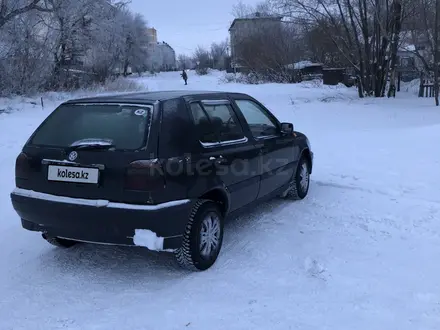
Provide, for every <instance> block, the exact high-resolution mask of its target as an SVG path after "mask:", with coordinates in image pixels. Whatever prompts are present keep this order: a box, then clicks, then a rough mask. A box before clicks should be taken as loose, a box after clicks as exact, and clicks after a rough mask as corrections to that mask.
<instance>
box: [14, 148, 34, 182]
mask: <svg viewBox="0 0 440 330" xmlns="http://www.w3.org/2000/svg"><path fill="white" fill-rule="evenodd" d="M30 172H31V164H30V159H29V157H28V156H27V155H26V154H25V153H24V152H22V153H20V154H19V155H18V157H17V159H16V161H15V177H16V178H20V179H28V178H29V175H30Z"/></svg>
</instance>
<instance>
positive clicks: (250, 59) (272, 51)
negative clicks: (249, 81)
mask: <svg viewBox="0 0 440 330" xmlns="http://www.w3.org/2000/svg"><path fill="white" fill-rule="evenodd" d="M237 38H238V39H237V40H235V46H234V47H235V56H236V61H237V62H238V64H240V65H242V66H244V67H246V68H247V69H248V70H250V72H252V73H253V74H254V75H257V76H258V77H260V78H261V79H262V80H269V81H279V82H286V81H291V79H292V74H291V71H290V69H289V68H290V67H291V64H293V63H294V62H296V61H297V60H299V55H300V53H301V50H300V43H299V42H298V41H299V40H300V39H299V38H298V37H297V35H296V31H295V29H294V28H293V27H292V26H283V25H281V24H278V25H276V24H275V25H274V26H264V27H261V28H254V29H252V30H250V31H248V32H247V33H246V34H244V35H241V36H240V37H237Z"/></svg>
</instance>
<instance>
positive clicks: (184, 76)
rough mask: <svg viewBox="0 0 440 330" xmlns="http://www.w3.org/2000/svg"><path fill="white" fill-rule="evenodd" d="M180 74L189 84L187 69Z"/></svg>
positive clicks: (186, 83)
mask: <svg viewBox="0 0 440 330" xmlns="http://www.w3.org/2000/svg"><path fill="white" fill-rule="evenodd" d="M180 75H181V76H182V78H183V80H184V81H185V85H188V75H187V74H186V71H185V70H183V71H182V73H181V74H180Z"/></svg>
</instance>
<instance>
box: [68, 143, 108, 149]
mask: <svg viewBox="0 0 440 330" xmlns="http://www.w3.org/2000/svg"><path fill="white" fill-rule="evenodd" d="M114 147H115V145H114V144H99V143H95V144H93V143H90V144H80V145H77V146H72V147H71V148H72V149H73V150H98V149H105V150H107V149H111V148H114Z"/></svg>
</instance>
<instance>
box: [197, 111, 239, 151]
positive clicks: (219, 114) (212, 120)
mask: <svg viewBox="0 0 440 330" xmlns="http://www.w3.org/2000/svg"><path fill="white" fill-rule="evenodd" d="M191 112H192V116H193V118H194V122H195V124H196V127H197V130H198V133H199V136H200V142H202V143H219V142H228V141H236V140H240V139H243V138H244V137H245V136H244V133H243V130H242V128H241V125H240V123H239V122H238V119H237V117H236V116H235V113H234V110H233V109H232V107H231V105H229V104H215V105H211V104H203V105H202V104H200V103H192V104H191Z"/></svg>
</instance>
